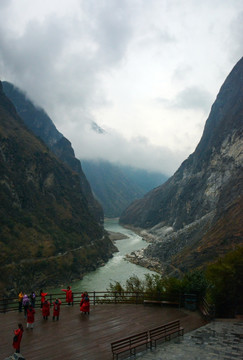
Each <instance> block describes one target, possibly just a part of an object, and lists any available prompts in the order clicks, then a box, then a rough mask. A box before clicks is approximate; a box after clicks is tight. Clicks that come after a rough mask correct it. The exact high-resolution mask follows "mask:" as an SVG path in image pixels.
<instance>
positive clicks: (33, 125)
mask: <svg viewBox="0 0 243 360" xmlns="http://www.w3.org/2000/svg"><path fill="white" fill-rule="evenodd" d="M2 84H3V91H4V92H5V94H6V95H7V97H8V98H9V99H10V100H11V101H12V103H13V104H14V106H15V108H16V110H17V112H18V114H19V116H20V117H21V118H22V119H23V121H24V123H25V124H26V126H27V127H28V128H29V129H30V130H32V131H33V133H34V134H35V135H36V136H38V137H39V138H41V139H42V140H43V141H44V143H45V144H46V145H47V146H48V147H49V148H50V149H51V150H52V151H53V152H54V154H56V155H57V156H58V158H59V159H60V160H62V161H63V162H64V163H65V164H67V165H68V166H69V167H70V168H71V169H72V170H73V171H75V172H76V173H77V174H78V175H79V177H80V183H81V187H82V191H83V193H84V195H85V197H86V199H87V202H88V207H89V210H90V213H91V214H92V215H93V216H94V218H95V219H96V220H97V221H98V222H101V223H103V220H104V214H103V209H102V207H101V205H100V204H99V203H98V201H97V200H96V199H95V198H94V196H93V194H92V191H91V188H90V185H89V183H88V181H87V179H86V176H85V174H84V172H83V170H82V166H81V163H80V161H79V160H78V159H77V158H76V157H75V154H74V151H73V148H72V145H71V143H70V141H69V140H68V139H66V138H65V137H64V136H63V135H62V134H61V133H60V132H59V131H58V130H57V129H56V127H55V125H54V124H53V122H52V120H51V119H50V117H49V116H48V115H47V114H46V113H45V111H44V110H43V109H41V108H39V107H37V106H35V105H34V104H33V102H31V100H30V99H28V98H27V96H26V95H25V94H24V93H23V92H22V91H21V90H20V89H18V88H16V87H15V86H14V85H12V84H11V83H9V82H6V81H4V82H3V83H2Z"/></svg>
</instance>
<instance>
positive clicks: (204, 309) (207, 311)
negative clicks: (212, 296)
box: [198, 298, 215, 321]
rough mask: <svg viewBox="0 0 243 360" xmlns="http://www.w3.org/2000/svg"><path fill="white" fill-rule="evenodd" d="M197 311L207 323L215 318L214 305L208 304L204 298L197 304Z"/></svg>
mask: <svg viewBox="0 0 243 360" xmlns="http://www.w3.org/2000/svg"><path fill="white" fill-rule="evenodd" d="M198 309H199V311H200V312H201V314H202V315H203V317H204V318H205V319H206V320H207V321H211V320H213V319H214V318H215V305H214V304H209V303H208V302H207V300H206V299H205V298H202V299H201V301H200V302H199V306H198Z"/></svg>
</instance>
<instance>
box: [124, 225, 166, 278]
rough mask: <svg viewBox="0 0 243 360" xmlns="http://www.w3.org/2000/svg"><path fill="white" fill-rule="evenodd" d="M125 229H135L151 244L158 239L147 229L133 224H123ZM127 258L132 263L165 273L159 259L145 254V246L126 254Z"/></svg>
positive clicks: (134, 230) (135, 231) (136, 232)
mask: <svg viewBox="0 0 243 360" xmlns="http://www.w3.org/2000/svg"><path fill="white" fill-rule="evenodd" d="M122 226H123V227H124V228H125V229H129V230H131V231H133V232H134V233H135V234H137V235H138V236H141V238H142V239H143V240H144V241H146V242H147V243H148V246H149V244H151V243H154V242H155V241H156V238H155V236H153V235H152V234H150V233H148V232H147V231H146V230H144V229H141V228H137V227H134V226H132V225H122ZM126 259H127V260H128V261H130V262H131V263H132V264H135V265H139V266H142V267H144V268H146V269H149V270H151V271H154V272H156V273H158V274H161V275H162V274H163V273H164V268H165V267H164V266H163V264H161V262H159V260H156V259H154V258H153V259H152V258H148V257H146V256H145V255H144V248H143V249H139V250H136V251H133V252H132V253H131V254H127V255H126Z"/></svg>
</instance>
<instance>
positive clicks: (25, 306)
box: [23, 294, 30, 317]
mask: <svg viewBox="0 0 243 360" xmlns="http://www.w3.org/2000/svg"><path fill="white" fill-rule="evenodd" d="M29 304H30V299H29V298H28V295H26V294H24V297H23V307H24V317H26V316H27V309H28V306H29Z"/></svg>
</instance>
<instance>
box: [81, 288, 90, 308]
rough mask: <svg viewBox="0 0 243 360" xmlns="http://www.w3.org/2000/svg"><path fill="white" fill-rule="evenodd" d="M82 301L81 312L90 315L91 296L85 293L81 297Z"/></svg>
mask: <svg viewBox="0 0 243 360" xmlns="http://www.w3.org/2000/svg"><path fill="white" fill-rule="evenodd" d="M81 297H82V299H81V301H80V311H81V312H83V313H85V314H86V313H88V314H89V309H90V305H89V295H88V293H87V291H85V292H84V293H83V294H82V295H81Z"/></svg>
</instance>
